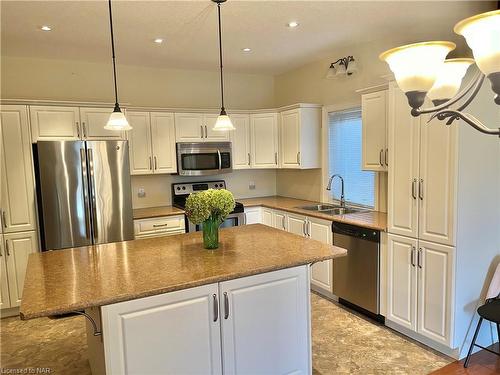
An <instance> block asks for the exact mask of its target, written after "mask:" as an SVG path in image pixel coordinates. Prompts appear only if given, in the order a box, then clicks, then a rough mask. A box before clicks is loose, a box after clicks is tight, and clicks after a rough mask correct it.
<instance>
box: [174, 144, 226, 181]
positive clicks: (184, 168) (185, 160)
mask: <svg viewBox="0 0 500 375" xmlns="http://www.w3.org/2000/svg"><path fill="white" fill-rule="evenodd" d="M177 168H178V172H179V175H181V176H205V175H213V174H221V173H228V172H231V171H232V167H231V143H230V142H205V143H177Z"/></svg>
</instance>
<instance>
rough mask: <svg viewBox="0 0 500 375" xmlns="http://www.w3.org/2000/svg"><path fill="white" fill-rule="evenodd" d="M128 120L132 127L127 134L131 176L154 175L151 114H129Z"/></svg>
mask: <svg viewBox="0 0 500 375" xmlns="http://www.w3.org/2000/svg"><path fill="white" fill-rule="evenodd" d="M127 119H128V121H129V123H130V126H132V130H130V131H129V132H128V134H127V138H128V146H129V159H130V174H133V175H134V174H150V173H153V160H152V154H151V126H150V118H149V112H129V113H127Z"/></svg>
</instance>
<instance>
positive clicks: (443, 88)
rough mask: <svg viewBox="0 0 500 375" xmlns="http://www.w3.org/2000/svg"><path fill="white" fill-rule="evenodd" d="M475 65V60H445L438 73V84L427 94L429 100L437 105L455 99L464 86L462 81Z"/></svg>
mask: <svg viewBox="0 0 500 375" xmlns="http://www.w3.org/2000/svg"><path fill="white" fill-rule="evenodd" d="M472 64H474V60H473V59H449V60H445V62H444V64H443V65H442V67H441V69H440V70H439V72H438V76H437V79H436V82H435V83H434V85H433V86H432V88H431V89H430V90H429V92H428V93H427V96H428V97H429V99H431V100H432V101H433V102H434V103H435V104H436V102H437V103H440V102H444V101H447V100H449V99H451V98H453V97H454V96H455V95H456V94H457V93H458V90H459V89H460V86H461V85H462V79H463V78H464V76H465V73H467V69H468V68H469V66H471V65H472Z"/></svg>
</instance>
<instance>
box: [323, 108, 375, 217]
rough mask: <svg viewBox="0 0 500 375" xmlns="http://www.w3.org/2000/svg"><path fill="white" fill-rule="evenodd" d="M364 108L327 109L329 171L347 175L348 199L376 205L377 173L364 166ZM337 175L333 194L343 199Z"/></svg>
mask: <svg viewBox="0 0 500 375" xmlns="http://www.w3.org/2000/svg"><path fill="white" fill-rule="evenodd" d="M361 134H362V132H361V109H360V108H355V109H351V110H346V111H340V112H330V113H328V162H329V163H328V172H329V176H332V175H334V174H339V175H341V176H342V177H343V178H344V184H345V199H346V201H347V202H350V203H354V204H360V205H363V206H368V207H372V208H373V207H375V173H374V172H370V171H363V170H361V142H362V140H361V137H362V135H361ZM340 191H341V190H340V182H339V181H338V180H337V179H335V181H334V182H333V184H332V190H331V192H330V194H331V197H332V198H334V199H336V200H339V199H340Z"/></svg>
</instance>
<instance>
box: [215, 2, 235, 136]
mask: <svg viewBox="0 0 500 375" xmlns="http://www.w3.org/2000/svg"><path fill="white" fill-rule="evenodd" d="M212 1H213V2H214V3H216V4H217V15H218V19H219V63H220V94H221V108H220V115H219V117H217V121H216V122H215V125H214V127H213V129H212V130H215V131H228V130H234V126H233V123H232V122H231V119H230V118H229V116H228V115H227V113H226V109H225V108H224V79H223V76H222V35H221V34H222V31H221V20H220V5H221V3H225V2H226V0H212Z"/></svg>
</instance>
